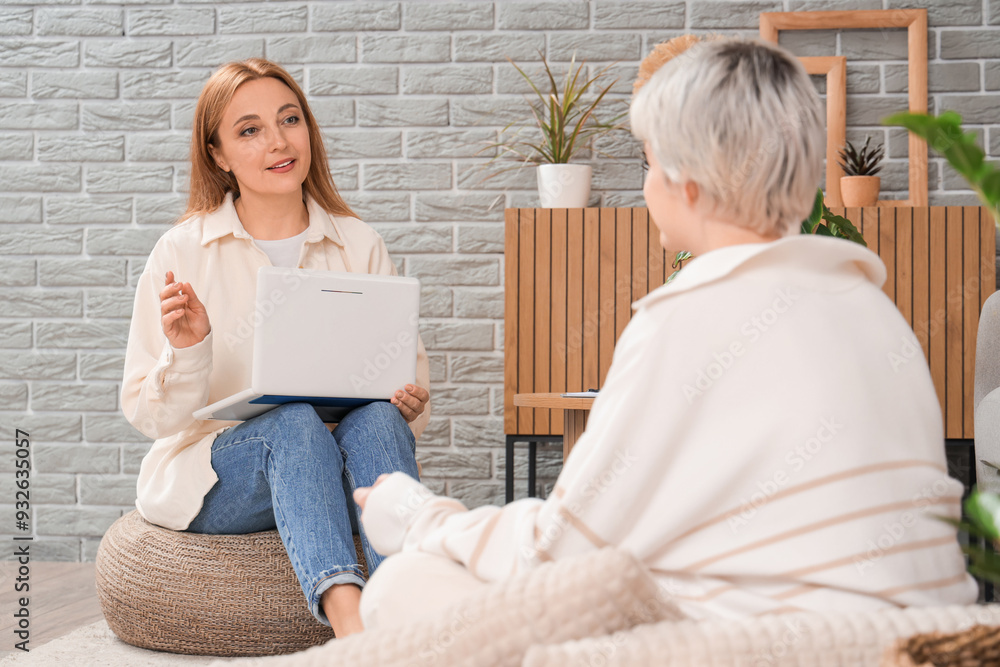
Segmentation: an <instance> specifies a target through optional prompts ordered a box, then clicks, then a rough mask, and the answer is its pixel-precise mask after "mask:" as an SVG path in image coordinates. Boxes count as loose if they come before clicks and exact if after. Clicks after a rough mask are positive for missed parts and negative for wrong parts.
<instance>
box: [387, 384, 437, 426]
mask: <svg viewBox="0 0 1000 667" xmlns="http://www.w3.org/2000/svg"><path fill="white" fill-rule="evenodd" d="M430 399H431V395H430V394H429V393H428V392H427V390H426V389H424V388H423V387H418V386H417V385H415V384H408V385H406V386H405V387H403V388H402V389H400V390H399V391H397V392H396V395H395V396H393V397H392V404H393V405H395V406H396V407H397V408H399V412H400V414H402V415H403V419H405V420H406V421H407V423H409V422H411V421H413V420H414V419H416V418H417V417H419V416H420V413H422V412H423V411H424V407H426V405H427V401H429V400H430Z"/></svg>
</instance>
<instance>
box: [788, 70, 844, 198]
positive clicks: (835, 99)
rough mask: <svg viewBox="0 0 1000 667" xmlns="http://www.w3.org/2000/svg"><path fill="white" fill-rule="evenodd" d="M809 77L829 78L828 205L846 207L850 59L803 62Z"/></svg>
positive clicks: (827, 137)
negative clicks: (843, 158) (843, 183)
mask: <svg viewBox="0 0 1000 667" xmlns="http://www.w3.org/2000/svg"><path fill="white" fill-rule="evenodd" d="M799 61H801V62H802V65H803V66H804V67H805V68H806V72H808V73H809V74H817V75H820V76H826V205H827V206H831V207H832V206H843V205H844V200H843V198H842V197H841V195H840V177H841V176H843V175H844V170H843V169H842V168H841V167H840V161H839V159H838V153H839V151H840V148H841V147H842V146H843V145H844V142H845V141H846V140H847V58H846V57H844V56H822V57H803V58H799Z"/></svg>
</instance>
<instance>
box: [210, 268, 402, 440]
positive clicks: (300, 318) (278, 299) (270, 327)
mask: <svg viewBox="0 0 1000 667" xmlns="http://www.w3.org/2000/svg"><path fill="white" fill-rule="evenodd" d="M419 312H420V282H419V281H418V280H417V279H416V278H404V277H400V276H382V275H371V274H365V273H342V272H334V271H310V270H305V269H289V268H281V267H262V268H261V269H260V271H259V272H258V274H257V301H256V305H255V313H257V314H258V316H257V317H255V318H254V319H255V323H254V328H253V366H252V368H251V381H250V386H249V387H247V388H246V389H244V390H243V391H240V392H238V393H236V394H233V395H232V396H229V397H227V398H224V399H222V400H220V401H216V402H215V403H212V404H211V405H208V406H206V407H204V408H202V409H200V410H198V411H197V412H195V413H194V418H195V419H221V420H234V421H245V420H247V419H250V418H251V417H256V416H257V415H260V414H263V413H265V412H267V411H268V410H273V409H274V408H276V407H278V406H279V405H282V404H285V403H293V402H304V403H309V404H311V405H312V406H313V407H314V408H315V409H316V412H317V413H318V414H319V416H320V417H322V419H323V421H325V422H336V421H339V420H340V419H341V418H343V416H344V415H346V414H347V413H348V412H349V411H350V410H352V409H353V408H355V407H358V406H360V405H365V404H367V403H371V402H373V401H388V400H390V399H391V398H392V396H393V394H394V393H395V392H396V391H397V390H398V389H400V388H402V387H403V386H404V385H406V384H408V383H409V384H412V383H414V382H415V381H416V370H417V320H418V316H419Z"/></svg>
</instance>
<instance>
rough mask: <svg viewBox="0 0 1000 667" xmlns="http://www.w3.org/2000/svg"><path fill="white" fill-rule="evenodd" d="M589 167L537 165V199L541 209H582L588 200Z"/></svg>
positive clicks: (578, 165)
mask: <svg viewBox="0 0 1000 667" xmlns="http://www.w3.org/2000/svg"><path fill="white" fill-rule="evenodd" d="M591 173H592V171H591V169H590V165H587V164H540V165H538V199H539V200H540V201H541V205H542V208H583V207H584V206H586V205H587V201H588V200H589V199H590V177H591Z"/></svg>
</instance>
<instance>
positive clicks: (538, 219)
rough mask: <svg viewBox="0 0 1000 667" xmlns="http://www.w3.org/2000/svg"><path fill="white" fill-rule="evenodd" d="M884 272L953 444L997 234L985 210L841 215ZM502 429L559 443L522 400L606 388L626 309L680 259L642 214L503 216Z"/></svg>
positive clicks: (963, 426)
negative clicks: (517, 399) (520, 396)
mask: <svg viewBox="0 0 1000 667" xmlns="http://www.w3.org/2000/svg"><path fill="white" fill-rule="evenodd" d="M833 211H834V212H835V213H837V214H839V215H845V216H846V217H847V218H849V219H850V220H852V221H853V222H854V223H855V225H857V226H858V228H859V230H860V231H861V233H862V236H864V238H865V239H866V241H867V242H868V244H869V248H870V249H871V250H872V251H873V252H876V253H877V254H878V255H879V257H880V258H881V259H882V261H883V262H884V263H885V265H886V269H887V280H886V285H885V286H884V290H885V292H886V294H888V295H889V296H890V298H892V299H893V301H894V303H895V304H896V306H897V307H898V308H899V311H900V313H901V314H902V316H903V317H904V318H905V319H906V321H907V322H908V323H909V324H910V326H911V327H913V330H914V332H915V333H916V335H917V338H918V340H919V341H920V344H921V347H922V348H923V350H924V354H925V355H926V357H927V360H928V364H929V366H930V369H931V377H932V379H933V381H934V388H935V391H936V392H937V395H938V399H939V401H940V402H941V406H942V412H943V414H944V418H945V431H946V437H948V438H971V437H973V432H972V427H973V419H972V417H973V415H972V391H973V375H974V369H975V337H976V329H977V327H978V322H979V311H980V308H981V307H982V304H983V302H984V301H985V300H986V298H987V297H988V296H989V295H990V294H992V293H993V291H994V281H995V279H996V269H995V265H994V247H995V245H994V244H995V235H996V231H995V227H994V224H993V220H992V218H991V217H990V216H989V214H988V213H987V212H985V210H984V209H981V208H978V207H939V206H935V207H927V206H923V207H881V206H880V207H871V208H864V209H860V208H852V209H843V208H839V209H838V208H835V209H833ZM505 221H506V223H505V224H506V230H505V241H506V256H505V274H506V284H505V290H504V298H505V300H506V302H505V307H504V317H505V326H504V332H505V337H504V354H505V359H504V430H505V431H506V432H507V433H508V434H518V435H530V434H536V435H559V434H561V432H562V428H563V424H562V412H561V411H559V410H547V409H546V410H540V409H530V408H515V407H514V405H513V396H514V394H515V393H543V392H546V393H547V392H562V391H580V390H583V389H588V388H590V387H599V386H600V385H601V383H602V382H603V381H604V378H605V376H606V375H607V371H608V368H609V367H610V364H611V359H612V356H613V353H614V344H615V343H616V342H617V339H618V337H619V336H620V335H621V333H622V330H623V329H624V327H625V326H626V324H627V322H628V321H629V320H630V319H631V316H632V310H631V304H632V302H634V301H635V300H637V299H639V298H641V297H643V296H645V295H646V294H647V293H648V292H650V291H652V290H653V289H656V288H657V287H659V286H660V285H662V284H663V282H664V280H665V279H666V277H667V276H669V275H670V273H672V272H673V269H672V268H671V267H670V263H671V261H672V260H673V252H669V253H667V252H664V251H663V249H662V248H661V247H660V241H659V236H660V235H659V230H658V229H657V228H656V226H655V224H654V223H653V221H652V220H651V219H650V218H649V215H648V211H647V210H646V209H644V208H634V209H629V208H622V209H562V210H560V209H552V210H550V209H509V210H508V211H507V212H506V214H505Z"/></svg>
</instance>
